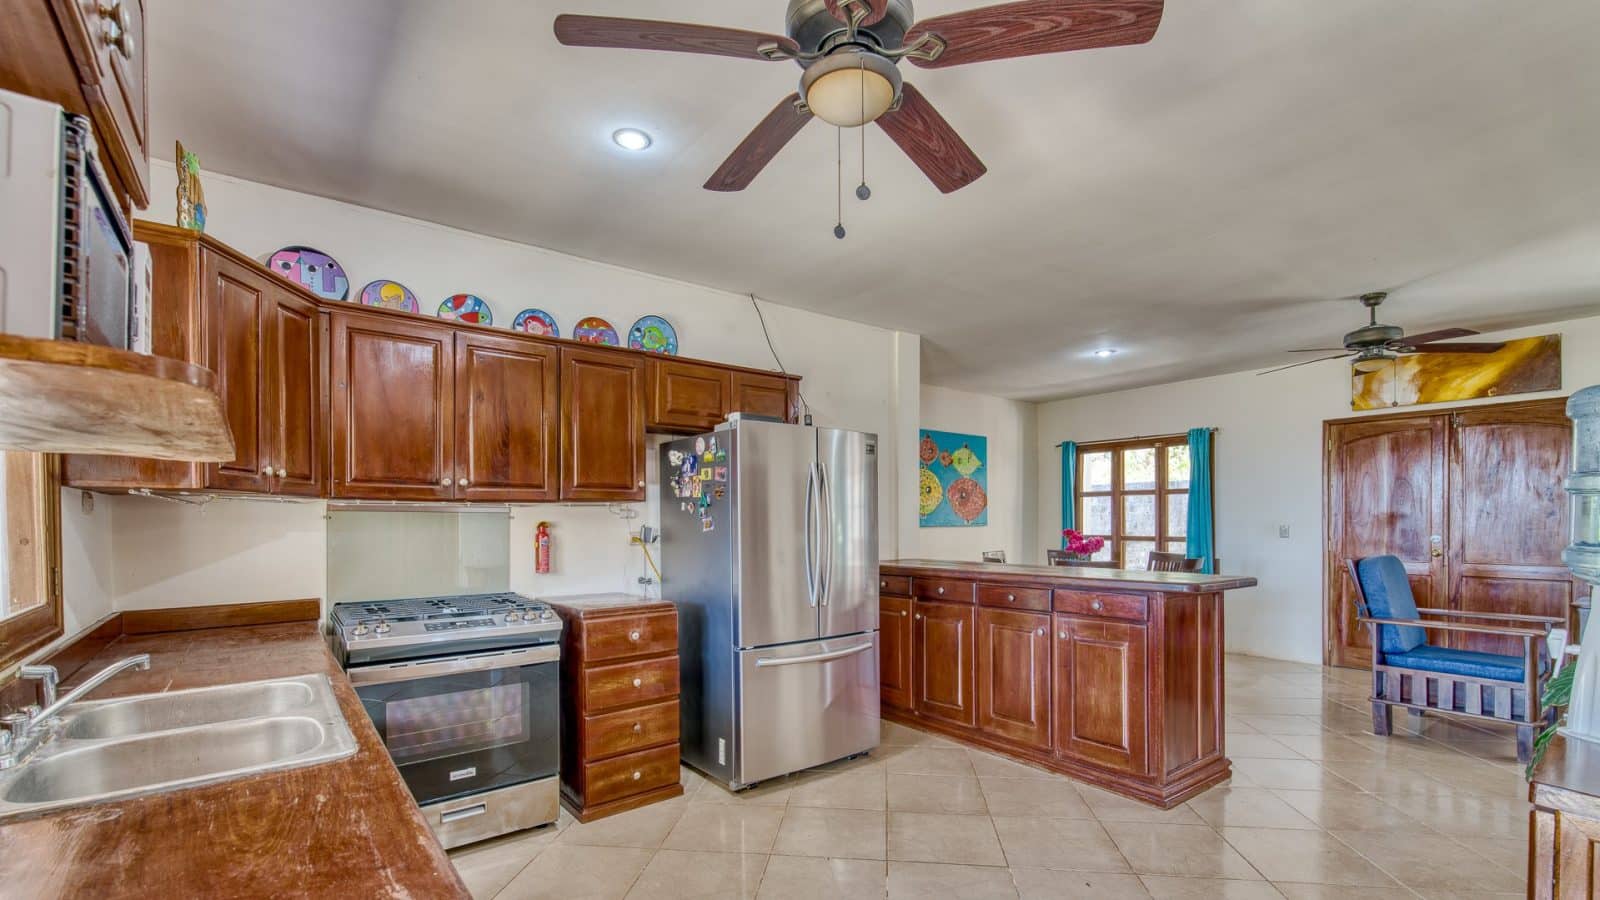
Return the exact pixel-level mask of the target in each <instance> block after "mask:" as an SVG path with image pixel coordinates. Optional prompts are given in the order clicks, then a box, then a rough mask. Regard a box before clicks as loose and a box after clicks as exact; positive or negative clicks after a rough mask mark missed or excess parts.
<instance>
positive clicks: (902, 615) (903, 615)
mask: <svg viewBox="0 0 1600 900" xmlns="http://www.w3.org/2000/svg"><path fill="white" fill-rule="evenodd" d="M905 617H906V611H905V610H903V609H902V610H900V618H902V619H903V618H905Z"/></svg>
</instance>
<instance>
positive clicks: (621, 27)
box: [555, 14, 800, 60]
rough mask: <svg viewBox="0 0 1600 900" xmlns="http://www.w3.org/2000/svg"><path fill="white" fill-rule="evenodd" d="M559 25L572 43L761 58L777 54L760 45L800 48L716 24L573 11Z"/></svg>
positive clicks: (558, 35)
mask: <svg viewBox="0 0 1600 900" xmlns="http://www.w3.org/2000/svg"><path fill="white" fill-rule="evenodd" d="M555 28H556V40H558V41H560V42H561V43H563V44H566V45H567V46H569V47H615V48H618V49H623V50H668V51H673V52H677V53H708V54H711V55H713V56H732V57H736V58H738V59H760V60H768V59H772V58H773V57H768V56H764V55H762V53H761V52H760V49H761V48H762V47H765V46H770V45H774V44H775V45H777V46H778V48H779V49H781V50H782V51H784V52H785V53H787V54H789V55H791V56H792V55H794V54H797V53H799V52H800V45H799V44H796V43H795V42H794V41H792V40H790V39H789V38H786V37H782V36H780V35H776V34H761V33H760V32H756V31H741V30H739V29H737V28H718V27H716V26H714V25H690V24H686V23H683V22H657V21H653V20H651V19H614V18H611V17H609V16H575V15H570V14H569V15H560V16H556V26H555ZM780 58H781V57H780Z"/></svg>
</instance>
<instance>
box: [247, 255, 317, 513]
mask: <svg viewBox="0 0 1600 900" xmlns="http://www.w3.org/2000/svg"><path fill="white" fill-rule="evenodd" d="M266 313H267V330H266V331H267V342H266V348H267V368H266V371H265V373H264V374H263V376H262V380H263V382H264V383H265V384H266V392H265V400H266V413H265V418H266V423H267V440H266V446H267V457H268V459H269V461H271V462H272V464H273V465H274V466H275V469H274V472H273V478H274V480H273V483H272V492H273V493H275V494H281V495H287V496H296V497H320V496H323V495H324V494H325V493H326V492H327V490H328V453H327V450H328V416H327V411H328V402H327V393H326V390H327V384H328V379H327V374H328V318H329V317H328V314H327V313H325V312H321V311H320V310H318V309H317V306H316V304H314V303H311V302H309V301H307V300H305V299H304V298H302V297H300V296H299V295H297V294H295V293H293V292H292V291H289V290H286V289H284V288H283V287H281V286H278V285H274V286H273V291H272V293H271V302H270V303H269V304H268V306H267V307H266Z"/></svg>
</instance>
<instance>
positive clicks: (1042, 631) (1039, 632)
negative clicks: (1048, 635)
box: [1034, 628, 1044, 637]
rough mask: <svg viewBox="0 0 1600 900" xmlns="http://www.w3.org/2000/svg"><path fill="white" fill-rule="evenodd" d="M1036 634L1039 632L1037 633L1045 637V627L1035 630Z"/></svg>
mask: <svg viewBox="0 0 1600 900" xmlns="http://www.w3.org/2000/svg"><path fill="white" fill-rule="evenodd" d="M1034 634H1037V635H1039V636H1040V637H1043V636H1044V629H1043V628H1041V629H1039V630H1038V631H1035V632H1034Z"/></svg>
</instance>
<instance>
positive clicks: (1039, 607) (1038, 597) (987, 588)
mask: <svg viewBox="0 0 1600 900" xmlns="http://www.w3.org/2000/svg"><path fill="white" fill-rule="evenodd" d="M978 602H979V603H980V604H982V605H984V606H993V607H997V608H999V609H1028V610H1032V611H1034V612H1049V611H1050V591H1049V589H1048V588H1019V587H1006V586H1005V585H1002V584H980V585H978Z"/></svg>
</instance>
